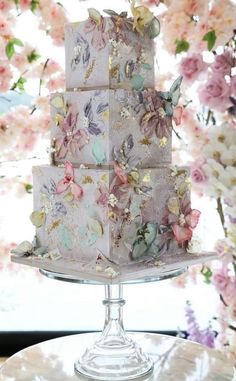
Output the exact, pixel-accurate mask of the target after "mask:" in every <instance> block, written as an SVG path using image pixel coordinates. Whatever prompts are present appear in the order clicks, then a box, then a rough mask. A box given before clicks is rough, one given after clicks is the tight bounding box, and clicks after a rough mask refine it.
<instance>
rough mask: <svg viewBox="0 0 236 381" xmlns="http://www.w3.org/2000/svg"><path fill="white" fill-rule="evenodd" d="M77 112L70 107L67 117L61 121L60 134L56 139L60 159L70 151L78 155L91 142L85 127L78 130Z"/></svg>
mask: <svg viewBox="0 0 236 381" xmlns="http://www.w3.org/2000/svg"><path fill="white" fill-rule="evenodd" d="M76 123H77V114H74V113H73V112H72V108H71V107H69V109H68V112H67V114H66V116H65V118H64V119H63V120H62V121H60V122H59V128H60V136H59V137H58V138H57V139H56V151H57V157H58V158H59V159H64V158H65V157H66V155H67V154H68V152H70V153H71V154H72V155H73V156H76V155H77V149H79V150H81V149H82V148H83V147H84V146H85V145H86V144H88V142H89V135H88V133H87V131H86V130H85V129H79V130H76Z"/></svg>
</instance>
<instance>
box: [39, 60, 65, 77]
mask: <svg viewBox="0 0 236 381" xmlns="http://www.w3.org/2000/svg"><path fill="white" fill-rule="evenodd" d="M58 71H61V67H60V65H59V63H58V62H56V61H55V60H53V59H50V60H49V61H48V62H47V66H46V67H45V70H44V72H43V75H44V77H50V76H51V75H52V74H55V73H57V72H58Z"/></svg>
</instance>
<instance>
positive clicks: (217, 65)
mask: <svg viewBox="0 0 236 381" xmlns="http://www.w3.org/2000/svg"><path fill="white" fill-rule="evenodd" d="M232 66H233V57H232V55H231V53H230V52H224V53H223V54H218V55H216V56H215V61H214V62H213V64H212V65H211V68H212V70H213V72H214V73H215V74H220V75H222V76H224V75H229V74H230V73H231V68H232Z"/></svg>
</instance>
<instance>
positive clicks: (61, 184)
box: [56, 178, 70, 194]
mask: <svg viewBox="0 0 236 381" xmlns="http://www.w3.org/2000/svg"><path fill="white" fill-rule="evenodd" d="M69 185H70V184H69V182H68V181H67V180H66V179H65V178H63V179H61V180H60V181H58V183H57V186H56V193H57V194H60V193H64V192H65V191H66V190H67V189H68V188H69Z"/></svg>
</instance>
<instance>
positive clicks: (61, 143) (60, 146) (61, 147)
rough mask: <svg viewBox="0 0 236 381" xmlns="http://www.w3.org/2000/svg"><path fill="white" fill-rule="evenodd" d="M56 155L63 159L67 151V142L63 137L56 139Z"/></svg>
mask: <svg viewBox="0 0 236 381" xmlns="http://www.w3.org/2000/svg"><path fill="white" fill-rule="evenodd" d="M55 149H56V156H57V157H58V159H65V157H66V155H67V153H68V144H67V142H66V139H65V138H59V139H56V143H55Z"/></svg>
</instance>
